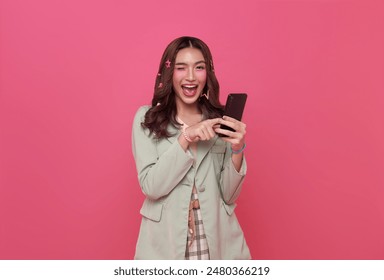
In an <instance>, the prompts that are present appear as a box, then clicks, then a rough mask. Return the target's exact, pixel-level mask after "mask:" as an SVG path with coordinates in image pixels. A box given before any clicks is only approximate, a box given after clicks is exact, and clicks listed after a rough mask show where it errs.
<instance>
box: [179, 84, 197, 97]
mask: <svg viewBox="0 0 384 280" xmlns="http://www.w3.org/2000/svg"><path fill="white" fill-rule="evenodd" d="M181 88H182V89H183V93H184V94H185V95H186V96H194V95H195V94H196V92H197V85H183V86H181Z"/></svg>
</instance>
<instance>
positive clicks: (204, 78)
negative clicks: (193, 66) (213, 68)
mask: <svg viewBox="0 0 384 280" xmlns="http://www.w3.org/2000/svg"><path fill="white" fill-rule="evenodd" d="M196 78H197V79H198V80H199V81H200V82H202V83H205V82H206V81H207V72H206V71H200V72H196Z"/></svg>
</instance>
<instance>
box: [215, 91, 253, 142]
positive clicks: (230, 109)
mask: <svg viewBox="0 0 384 280" xmlns="http://www.w3.org/2000/svg"><path fill="white" fill-rule="evenodd" d="M246 101H247V94H246V93H230V94H229V95H228V97H227V102H226V104H225V110H224V116H228V117H231V118H234V119H236V120H238V121H241V118H242V116H243V112H244V107H245V102H246ZM220 128H221V129H227V130H230V131H235V130H234V129H232V128H231V127H229V126H226V125H223V124H222V125H220ZM219 136H220V137H228V136H227V135H224V134H219Z"/></svg>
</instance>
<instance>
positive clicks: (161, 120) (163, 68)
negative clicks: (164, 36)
mask: <svg viewBox="0 0 384 280" xmlns="http://www.w3.org/2000/svg"><path fill="white" fill-rule="evenodd" d="M189 47H191V48H196V49H198V50H200V51H201V53H202V54H203V57H204V59H205V64H206V69H207V82H206V85H205V87H204V89H203V93H207V92H208V91H209V99H207V98H205V97H200V98H199V101H198V102H199V105H200V106H199V108H200V110H201V112H202V113H203V116H204V119H212V118H217V117H221V116H222V115H223V106H222V105H221V104H220V100H219V91H220V86H219V82H218V81H217V79H216V76H215V71H214V67H213V59H212V54H211V51H210V50H209V48H208V46H207V45H206V44H205V43H204V42H203V41H201V40H200V39H198V38H194V37H187V36H185V37H180V38H177V39H175V40H173V41H172V42H171V43H170V44H169V45H168V46H167V48H166V49H165V51H164V53H163V56H162V58H161V60H160V65H159V71H158V74H157V76H156V82H155V89H154V94H153V98H152V107H151V108H150V109H149V110H148V111H147V113H146V114H145V119H144V122H142V123H141V125H142V126H143V127H144V128H148V129H149V131H150V133H151V134H152V133H153V134H154V135H155V137H156V138H158V139H160V138H164V137H170V136H171V134H170V133H169V132H168V130H167V127H168V125H169V124H171V125H173V126H174V127H176V128H178V127H180V124H179V123H178V122H177V120H176V114H177V108H176V100H175V92H174V90H173V84H172V77H173V69H174V65H175V60H176V55H177V53H178V52H179V51H180V50H181V49H184V48H189ZM169 62H170V67H169ZM167 66H168V67H167Z"/></svg>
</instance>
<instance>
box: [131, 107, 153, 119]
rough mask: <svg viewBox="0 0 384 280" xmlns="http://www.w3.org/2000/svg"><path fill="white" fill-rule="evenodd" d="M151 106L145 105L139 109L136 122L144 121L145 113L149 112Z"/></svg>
mask: <svg viewBox="0 0 384 280" xmlns="http://www.w3.org/2000/svg"><path fill="white" fill-rule="evenodd" d="M150 108H151V106H149V105H144V106H141V107H139V109H138V110H137V111H136V114H135V118H134V122H139V123H141V122H143V121H144V117H145V114H146V113H147V112H148V110H149V109H150Z"/></svg>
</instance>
